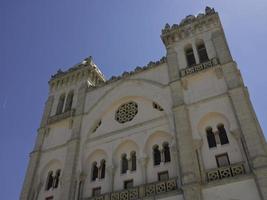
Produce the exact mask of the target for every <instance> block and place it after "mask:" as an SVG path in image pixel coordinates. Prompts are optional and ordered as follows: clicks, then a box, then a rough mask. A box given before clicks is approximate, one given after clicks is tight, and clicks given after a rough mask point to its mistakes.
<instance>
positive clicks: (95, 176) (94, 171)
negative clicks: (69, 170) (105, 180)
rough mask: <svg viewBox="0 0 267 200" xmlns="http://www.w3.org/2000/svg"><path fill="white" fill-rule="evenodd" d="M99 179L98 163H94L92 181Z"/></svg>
mask: <svg viewBox="0 0 267 200" xmlns="http://www.w3.org/2000/svg"><path fill="white" fill-rule="evenodd" d="M97 177H98V168H97V163H96V162H94V163H93V165H92V181H95V180H96V179H97Z"/></svg>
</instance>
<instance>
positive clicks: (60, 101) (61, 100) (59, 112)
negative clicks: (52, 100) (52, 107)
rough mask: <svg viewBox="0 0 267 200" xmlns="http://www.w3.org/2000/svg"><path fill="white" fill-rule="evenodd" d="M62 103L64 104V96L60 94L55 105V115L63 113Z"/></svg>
mask: <svg viewBox="0 0 267 200" xmlns="http://www.w3.org/2000/svg"><path fill="white" fill-rule="evenodd" d="M64 102H65V94H62V95H61V96H60V97H59V100H58V104H57V112H56V114H57V115H58V114H61V113H62V112H63V107H64Z"/></svg>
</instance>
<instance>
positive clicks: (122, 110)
mask: <svg viewBox="0 0 267 200" xmlns="http://www.w3.org/2000/svg"><path fill="white" fill-rule="evenodd" d="M137 112H138V105H137V103H135V102H133V101H131V102H129V103H125V104H123V105H121V106H120V107H119V108H118V110H117V111H116V115H115V119H116V120H117V121H118V122H119V123H122V124H123V123H125V122H129V121H131V120H133V118H134V117H135V115H136V114H137Z"/></svg>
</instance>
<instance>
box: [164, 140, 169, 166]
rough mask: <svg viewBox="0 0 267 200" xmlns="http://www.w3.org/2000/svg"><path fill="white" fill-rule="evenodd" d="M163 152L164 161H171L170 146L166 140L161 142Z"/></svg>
mask: <svg viewBox="0 0 267 200" xmlns="http://www.w3.org/2000/svg"><path fill="white" fill-rule="evenodd" d="M163 153H164V162H170V161H171V154H170V147H169V144H168V143H167V142H166V143H164V144H163Z"/></svg>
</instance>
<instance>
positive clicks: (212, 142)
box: [206, 127, 217, 148]
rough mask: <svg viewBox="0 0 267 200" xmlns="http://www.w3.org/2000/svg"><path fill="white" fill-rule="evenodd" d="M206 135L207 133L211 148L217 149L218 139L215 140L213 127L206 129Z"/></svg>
mask: <svg viewBox="0 0 267 200" xmlns="http://www.w3.org/2000/svg"><path fill="white" fill-rule="evenodd" d="M206 133H207V140H208V144H209V148H212V147H216V146H217V145H216V139H215V135H214V133H213V131H212V128H211V127H208V128H207V129H206Z"/></svg>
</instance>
